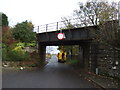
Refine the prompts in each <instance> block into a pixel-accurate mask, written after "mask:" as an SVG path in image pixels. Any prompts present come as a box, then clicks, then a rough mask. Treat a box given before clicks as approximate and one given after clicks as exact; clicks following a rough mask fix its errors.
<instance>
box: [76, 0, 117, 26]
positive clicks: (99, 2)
mask: <svg viewBox="0 0 120 90" xmlns="http://www.w3.org/2000/svg"><path fill="white" fill-rule="evenodd" d="M116 6H117V4H116V3H115V2H113V3H112V4H110V3H108V2H107V1H103V0H90V1H89V2H86V3H85V4H83V3H81V2H79V9H77V10H74V16H75V17H77V18H79V20H80V22H81V24H82V25H83V26H89V25H99V24H100V23H103V22H104V21H109V20H113V19H116V18H117V12H118V10H117V9H116Z"/></svg>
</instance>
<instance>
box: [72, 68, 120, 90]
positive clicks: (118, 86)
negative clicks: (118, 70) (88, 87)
mask: <svg viewBox="0 0 120 90" xmlns="http://www.w3.org/2000/svg"><path fill="white" fill-rule="evenodd" d="M74 69H75V72H76V73H78V74H79V75H80V76H82V77H84V78H85V79H87V80H89V81H92V82H93V83H95V84H96V85H98V86H99V87H100V88H101V89H103V90H110V89H111V90H113V89H115V90H120V80H118V79H114V78H111V77H106V76H101V75H97V74H94V73H91V72H86V71H84V70H81V69H78V68H77V69H76V68H74Z"/></svg>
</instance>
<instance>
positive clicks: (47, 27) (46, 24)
mask: <svg viewBox="0 0 120 90" xmlns="http://www.w3.org/2000/svg"><path fill="white" fill-rule="evenodd" d="M47 29H48V24H46V32H47Z"/></svg>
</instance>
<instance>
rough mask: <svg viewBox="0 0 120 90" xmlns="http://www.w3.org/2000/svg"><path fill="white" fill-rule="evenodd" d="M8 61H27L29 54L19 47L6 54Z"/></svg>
mask: <svg viewBox="0 0 120 90" xmlns="http://www.w3.org/2000/svg"><path fill="white" fill-rule="evenodd" d="M8 57H9V61H23V60H29V57H30V56H29V53H27V52H25V51H24V50H23V49H22V47H21V46H18V47H15V48H14V49H12V50H10V51H9V53H8Z"/></svg>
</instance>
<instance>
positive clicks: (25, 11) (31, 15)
mask: <svg viewBox="0 0 120 90" xmlns="http://www.w3.org/2000/svg"><path fill="white" fill-rule="evenodd" d="M80 1H81V2H86V1H87V0H0V10H1V11H2V12H3V13H5V14H6V15H7V16H8V19H9V23H10V26H13V25H15V24H16V23H17V22H22V21H25V20H28V21H32V22H33V24H34V25H35V26H37V25H43V24H47V23H52V22H57V21H61V17H66V16H70V15H72V13H73V10H75V9H76V8H77V7H78V2H80ZM109 1H119V0H109Z"/></svg>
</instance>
